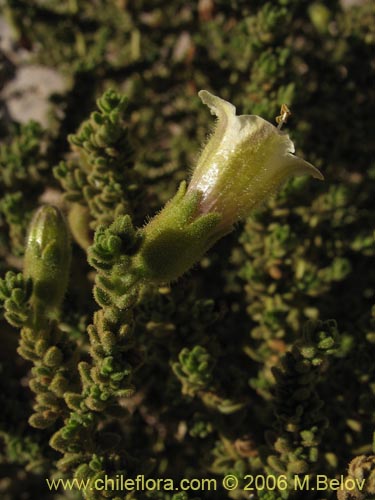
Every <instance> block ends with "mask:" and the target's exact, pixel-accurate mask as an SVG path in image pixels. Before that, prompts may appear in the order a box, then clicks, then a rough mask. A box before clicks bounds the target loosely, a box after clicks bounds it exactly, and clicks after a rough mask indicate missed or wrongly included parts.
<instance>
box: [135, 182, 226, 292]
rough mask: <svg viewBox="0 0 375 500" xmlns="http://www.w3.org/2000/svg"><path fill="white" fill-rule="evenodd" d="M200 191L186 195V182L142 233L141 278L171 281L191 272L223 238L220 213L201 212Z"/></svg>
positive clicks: (137, 266) (138, 266)
mask: <svg viewBox="0 0 375 500" xmlns="http://www.w3.org/2000/svg"><path fill="white" fill-rule="evenodd" d="M199 201H200V194H199V192H193V193H188V194H187V193H186V183H185V182H182V183H181V185H180V187H179V189H178V191H177V193H176V195H175V196H174V197H173V198H172V199H171V200H170V201H169V202H168V203H167V204H166V205H165V207H164V208H163V209H162V210H161V212H159V213H158V214H157V215H156V216H155V217H154V218H153V219H152V220H151V221H150V222H149V223H148V224H147V225H146V226H145V227H144V228H143V230H142V236H143V243H142V245H141V247H140V249H139V252H138V254H137V255H136V256H135V258H134V267H135V269H137V270H138V272H139V274H140V275H141V277H142V278H143V279H145V280H149V281H151V282H156V283H162V282H169V281H173V280H175V279H177V278H179V277H180V276H181V275H182V274H184V273H185V272H186V271H188V270H189V269H190V268H191V267H192V266H193V265H194V264H195V263H196V262H197V261H198V260H199V259H200V258H201V257H202V256H203V255H204V253H205V252H206V251H207V250H208V249H209V248H210V247H211V246H212V245H213V244H214V243H215V242H216V241H217V240H218V239H219V238H221V237H222V236H224V234H225V233H224V232H223V231H222V230H219V229H218V224H219V222H220V220H221V216H220V214H218V213H215V212H213V213H207V214H201V213H199Z"/></svg>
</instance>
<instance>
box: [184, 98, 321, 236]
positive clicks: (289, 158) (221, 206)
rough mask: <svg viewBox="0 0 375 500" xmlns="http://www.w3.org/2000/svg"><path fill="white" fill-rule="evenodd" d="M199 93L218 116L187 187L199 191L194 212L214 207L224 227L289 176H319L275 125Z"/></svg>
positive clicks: (245, 213)
mask: <svg viewBox="0 0 375 500" xmlns="http://www.w3.org/2000/svg"><path fill="white" fill-rule="evenodd" d="M199 97H200V98H201V99H202V101H203V103H204V104H207V106H208V107H209V108H210V109H211V113H212V114H214V115H216V116H217V117H218V120H217V125H216V128H215V131H214V133H213V135H212V136H211V138H210V140H209V141H208V143H207V145H206V147H205V148H204V150H203V152H202V154H201V156H200V158H199V161H198V164H197V166H196V168H195V170H194V172H193V176H192V178H191V180H190V184H189V187H188V191H187V193H191V192H193V191H198V192H200V193H201V199H200V203H199V209H200V213H202V214H203V213H209V212H217V213H220V214H221V216H222V220H221V223H220V225H222V226H225V225H226V226H227V227H228V228H229V227H230V226H232V225H233V224H234V223H236V222H237V221H238V220H241V219H244V218H246V217H247V216H248V215H249V214H250V213H251V211H252V210H253V209H254V208H255V207H257V206H258V205H259V204H261V203H262V202H263V201H264V200H265V199H267V198H268V196H269V195H270V194H272V193H274V192H275V191H276V190H277V188H278V187H280V186H281V184H282V183H283V182H284V181H286V180H287V179H288V178H289V177H291V176H295V175H304V174H309V175H312V176H313V177H315V178H316V179H320V180H322V179H323V176H322V174H321V173H320V172H319V170H318V169H317V168H315V167H314V166H313V165H311V164H310V163H308V162H307V161H305V160H302V159H301V158H299V157H297V156H294V155H293V153H294V151H295V149H294V144H293V142H292V141H291V140H290V138H289V135H288V134H287V133H285V132H282V131H281V130H280V128H277V127H275V126H274V125H272V124H271V123H269V122H267V121H266V120H264V119H263V118H261V117H259V116H256V115H241V116H236V108H235V107H234V106H233V104H231V103H229V102H227V101H224V99H220V97H217V96H214V95H212V94H210V93H209V92H207V90H201V91H200V92H199Z"/></svg>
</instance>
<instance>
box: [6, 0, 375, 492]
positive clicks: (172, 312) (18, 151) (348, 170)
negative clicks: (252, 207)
mask: <svg viewBox="0 0 375 500" xmlns="http://www.w3.org/2000/svg"><path fill="white" fill-rule="evenodd" d="M4 12H5V14H6V16H7V20H8V22H10V23H11V24H12V26H13V28H14V33H15V39H16V42H17V44H18V46H19V47H20V48H22V50H23V51H24V52H27V53H28V54H29V58H30V59H31V60H33V61H35V62H38V63H41V64H44V65H48V66H52V67H54V68H55V69H57V70H58V71H59V72H61V73H63V74H64V75H66V76H67V79H68V81H69V88H67V90H66V92H65V93H61V94H60V95H55V96H53V98H52V100H51V120H50V127H49V129H48V132H47V131H44V130H43V129H42V127H41V126H40V125H39V124H37V123H35V122H30V123H26V124H18V123H11V124H10V125H8V126H6V127H4V126H3V125H2V127H1V132H0V133H1V134H2V135H3V137H2V139H3V141H2V144H1V146H0V229H1V236H0V257H1V263H0V269H1V276H2V278H1V280H0V303H1V305H2V312H1V314H2V316H1V335H2V349H1V350H0V351H1V352H0V373H1V377H0V402H1V407H2V412H1V416H0V442H1V445H0V471H1V477H2V478H4V479H0V491H1V495H2V498H4V499H5V500H14V499H15V500H18V499H21V498H22V499H25V500H28V499H31V498H35V497H36V496H37V497H38V498H41V499H43V498H53V499H55V500H62V499H63V498H64V499H69V498H76V499H78V498H86V499H87V500H91V499H99V498H112V499H113V500H124V499H126V500H134V499H136V500H143V499H146V500H147V499H157V500H199V499H201V500H211V499H213V500H216V499H223V498H233V499H239V500H240V499H245V498H249V492H248V491H245V490H244V486H245V484H246V480H244V478H245V476H246V475H248V474H252V475H256V474H260V475H270V474H273V475H276V477H281V476H283V475H285V476H286V477H287V479H288V481H289V484H288V488H287V489H286V490H284V491H277V490H276V491H271V490H270V491H266V490H264V491H258V492H254V496H253V498H254V500H258V499H259V500H260V499H262V500H280V499H288V500H292V499H297V500H298V499H302V498H303V499H305V498H309V499H311V500H318V499H319V500H332V499H334V498H338V499H339V500H349V498H354V495H356V496H355V498H356V499H357V500H364V499H365V498H368V499H370V498H371V495H374V489H373V475H374V474H373V468H374V467H373V461H374V455H373V454H374V453H375V449H374V448H373V433H374V424H375V417H374V415H375V403H374V401H375V398H374V395H375V383H374V381H375V366H374V363H373V359H374V356H375V330H374V326H375V325H374V317H372V316H371V311H373V314H374V310H375V309H374V308H373V309H372V305H373V295H374V279H375V275H374V266H373V258H374V252H375V248H374V214H373V208H372V205H373V199H374V194H375V165H374V163H373V153H374V148H373V137H372V135H373V126H372V121H373V117H372V110H371V106H370V105H369V104H370V102H372V101H373V100H374V88H373V85H372V82H373V79H374V68H373V66H371V56H372V54H373V45H374V42H375V31H374V23H373V22H371V19H372V18H373V17H374V14H375V11H374V5H373V3H372V2H366V1H364V2H361V3H360V4H359V5H355V6H352V7H350V8H346V9H344V8H343V7H342V5H341V4H340V3H339V2H338V1H337V0H329V1H328V2H324V3H323V2H318V1H313V2H307V1H295V0H278V1H276V2H260V1H258V0H252V1H251V2H247V1H246V2H245V1H242V0H239V1H228V2H224V1H220V0H217V1H213V0H199V1H198V2H195V3H193V4H191V5H190V4H187V3H186V2H183V1H182V0H177V1H176V2H169V3H167V2H162V1H161V0H152V1H151V2H144V1H143V0H137V1H133V2H127V1H124V0H96V1H94V2H92V1H89V0H59V1H56V0H48V1H47V0H30V1H27V2H26V1H25V0H6V5H5V9H4ZM202 88H204V89H208V90H210V91H213V92H214V93H215V94H218V95H220V96H221V97H222V98H224V99H226V100H230V101H231V102H233V103H234V104H235V105H236V106H237V109H238V111H239V113H241V114H246V113H252V114H259V115H261V116H262V117H264V118H265V119H268V120H270V121H273V120H274V117H275V116H276V115H277V114H279V109H280V105H281V104H282V103H284V102H285V103H287V104H288V106H289V107H290V108H291V110H292V112H293V115H292V117H291V119H290V121H289V122H288V127H289V129H290V135H291V137H292V138H293V140H295V143H296V144H297V146H298V148H299V149H300V151H298V153H299V155H300V156H303V157H304V158H306V159H307V160H308V161H310V162H311V163H313V164H314V165H315V166H316V167H318V168H319V169H320V170H321V171H322V172H323V174H324V177H325V182H323V183H318V182H313V181H311V180H310V179H308V178H306V177H298V178H293V179H291V180H290V181H289V182H288V183H287V184H286V185H285V186H284V187H283V189H282V190H281V191H280V192H279V194H278V195H277V196H276V197H273V198H272V199H269V200H267V201H265V202H264V204H263V206H262V207H260V208H258V209H257V211H256V212H255V213H253V214H252V215H251V216H250V217H249V218H248V219H247V220H246V221H245V223H244V224H238V225H237V227H236V228H235V230H234V231H233V232H232V233H231V234H229V235H227V236H226V237H225V238H224V239H222V240H221V241H219V242H218V243H217V244H216V245H215V246H214V247H213V248H212V249H210V251H209V252H208V253H207V254H206V255H205V256H204V257H203V258H201V255H202V253H203V251H204V250H205V249H206V248H207V247H208V246H209V245H208V244H206V245H205V246H204V248H203V247H202V248H200V247H199V246H198V244H197V239H198V238H200V237H201V236H202V235H203V234H204V235H206V236H207V238H208V236H209V231H210V230H211V229H212V227H213V225H214V224H216V222H217V221H216V219H215V220H213V219H212V220H211V219H204V220H203V222H202V225H201V227H200V231H198V230H196V227H195V226H194V225H193V224H191V220H192V219H191V217H192V214H193V213H194V211H195V210H196V207H197V203H198V201H199V200H197V199H194V200H190V202H189V203H185V205H182V204H179V203H180V201H179V200H180V198H178V195H177V196H176V198H174V202H175V205H173V202H172V204H169V205H167V206H169V214H168V221H172V223H174V224H176V226H178V229H179V233H178V234H179V235H180V240H179V243H180V246H179V247H178V252H176V251H174V252H172V251H171V252H170V253H168V252H167V251H166V250H168V248H167V247H168V245H166V244H165V241H162V245H161V246H160V247H158V249H159V251H158V252H153V249H154V248H155V247H153V245H154V242H155V240H157V238H158V230H160V229H161V227H162V221H163V217H165V215H161V214H163V211H160V210H161V208H162V207H163V205H164V204H165V203H166V202H167V201H168V200H170V199H171V198H172V197H173V195H174V193H175V192H176V189H177V187H178V185H180V186H181V187H180V191H179V193H180V197H181V196H182V197H183V196H184V193H185V192H184V189H185V187H184V186H185V185H184V184H181V181H183V180H186V178H187V177H188V175H189V171H190V170H191V166H192V165H194V164H195V162H196V158H197V152H198V150H199V144H200V143H202V142H203V141H204V140H205V134H206V133H207V124H208V123H209V117H208V113H207V110H206V109H204V107H203V106H201V105H200V103H199V100H198V98H197V97H196V93H197V91H198V90H199V89H202ZM95 102H96V104H95ZM284 127H285V125H284ZM67 137H68V141H67V140H66V138H67ZM302 151H303V155H302V153H301V152H302ZM51 193H52V194H53V196H54V197H55V200H56V203H55V204H56V205H58V207H59V208H61V209H62V211H63V212H64V213H65V214H66V216H67V217H66V220H65V218H61V220H60V215H58V214H59V213H60V212H59V211H57V209H56V212H54V215H51V217H52V218H53V221H55V222H53V221H52V225H50V226H49V224H48V223H47V224H45V222H46V221H45V220H44V222H43V221H42V224H44V225H43V228H44V229H43V230H42V233H39V232H37V234H38V236H37V237H36V238H34V240H35V241H34V246H33V248H32V249H31V250H30V248H31V247H30V241H32V240H33V234H34V233H33V230H32V229H31V230H29V231H30V232H29V238H28V240H29V245H28V247H27V248H28V250H26V255H25V259H24V261H23V260H22V259H23V256H24V254H25V248H26V245H25V244H24V241H25V237H26V233H27V228H28V227H29V225H30V222H31V220H32V214H33V212H34V211H35V209H37V208H38V207H39V206H40V205H42V204H43V203H44V201H45V200H46V199H47V200H48V199H50V197H51ZM171 207H172V208H173V207H174V208H173V210H172V209H171ZM176 207H177V208H176ZM37 213H38V212H37ZM155 213H156V214H157V215H156V217H155V218H154V219H150V217H152V216H153V215H155ZM164 214H165V212H164ZM55 217H56V218H57V219H58V221H59V222H56V219H55ZM158 217H159V218H158ZM37 219H38V218H37ZM38 220H39V222H38V224H39V223H40V218H39V219H38ZM33 221H34V223H35V221H36V219H35V218H34V219H33ZM152 221H154V222H152ZM155 221H157V222H156V223H155ZM176 221H178V222H176ZM181 221H182V222H181ZM198 221H199V219H198ZM195 222H197V221H195ZM60 223H61V224H64V228H65V224H67V225H68V226H69V230H70V233H71V235H72V256H71V258H70V249H69V245H67V242H68V238H67V237H66V238H65V237H61V235H63V234H64V235H65V234H66V233H65V231H66V229H62V227H60V226H59V225H60ZM55 224H56V226H55ZM168 224H169V222H168ZM56 227H60V229H59V230H57V233H56V231H55V229H56ZM187 227H189V229H190V233H189V234H188V236H186V235H187V232H186V231H185V229H186V228H187ZM38 231H39V230H38ZM40 234H42V235H43V237H42V240H43V244H41V245H40V246H38V245H36V244H35V242H36V243H38V244H39V243H40V238H41V236H40ZM182 236H186V239H183V238H182ZM43 238H46V239H43ZM47 240H48V241H47ZM150 242H151V243H150ZM194 244H196V245H197V248H196V249H195V250H194V252H195V253H196V255H195V254H194V256H193V255H191V256H190V260H189V259H187V258H186V259H185V260H184V261H183V264H181V266H177V264H176V267H175V268H174V269H173V270H172V271H170V269H171V268H170V267H169V265H170V264H171V262H172V261H173V263H176V262H177V261H178V258H180V257H181V255H182V254H184V252H185V256H186V252H187V249H189V248H192V245H194ZM148 245H149V246H148ZM198 247H199V248H198ZM150 249H151V250H150ZM161 250H163V253H161ZM142 252H143V253H142ZM194 252H192V254H193V253H194ZM140 255H141V256H142V258H140V257H139V256H140ZM181 258H182V257H181ZM198 258H200V260H199V262H197V260H198ZM182 260H183V258H182ZM187 260H189V262H188V263H187ZM24 262H25V267H24V265H23V264H24ZM30 262H31V264H30ZM193 263H195V264H194V267H193V269H192V270H191V271H189V273H188V274H185V275H184V276H183V277H182V278H179V279H178V280H176V278H177V277H178V276H179V275H180V274H181V273H182V272H183V271H185V270H186V269H187V267H190V266H191V265H192V264H193ZM23 270H24V271H25V272H24V273H22V272H21V271H23ZM168 270H169V271H170V272H169V274H168V272H167V271H168ZM56 276H59V277H60V278H61V279H57V278H56ZM68 277H69V283H67V280H68ZM17 346H18V347H17ZM29 388H30V389H31V391H30V390H29ZM138 474H144V475H145V477H146V478H159V477H168V478H173V479H174V480H175V481H179V480H180V479H182V478H212V479H216V480H217V484H218V485H219V486H218V489H217V491H204V490H199V491H188V492H181V491H180V492H175V491H173V492H168V491H154V492H151V491H148V492H147V491H138V492H127V493H124V492H115V491H106V492H104V491H98V490H97V491H95V490H91V491H90V490H86V492H85V493H79V492H68V491H65V492H63V491H61V490H60V491H59V492H54V493H53V492H50V491H47V487H46V484H45V478H46V477H49V478H69V479H71V478H73V477H74V478H77V479H83V480H88V481H90V483H89V484H90V485H92V484H94V483H93V481H95V480H96V479H101V478H103V477H105V475H107V477H109V478H114V477H116V475H123V476H124V477H127V478H135V477H136V476H137V475H138ZM228 474H233V475H235V476H236V477H237V478H238V480H239V487H238V488H237V489H235V490H233V491H231V492H229V491H225V490H224V489H222V488H221V486H220V485H221V481H222V479H223V477H224V476H226V475H228ZM316 474H326V475H327V476H328V477H329V478H335V477H339V476H340V475H343V476H344V477H350V478H361V477H363V478H365V480H366V484H365V490H364V493H363V492H360V491H356V492H355V493H350V492H348V491H345V490H342V491H339V492H335V491H330V490H327V491H323V492H322V491H320V492H317V491H294V490H293V488H292V487H291V483H290V481H291V478H292V477H293V476H294V475H299V476H301V477H303V476H304V475H308V476H309V477H310V478H314V477H315V476H316ZM366 495H367V496H366Z"/></svg>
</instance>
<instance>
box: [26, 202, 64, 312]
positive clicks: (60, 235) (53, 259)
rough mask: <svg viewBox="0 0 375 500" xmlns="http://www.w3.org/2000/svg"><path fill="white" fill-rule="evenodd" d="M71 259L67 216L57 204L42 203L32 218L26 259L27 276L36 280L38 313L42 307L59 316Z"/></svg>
mask: <svg viewBox="0 0 375 500" xmlns="http://www.w3.org/2000/svg"><path fill="white" fill-rule="evenodd" d="M70 259H71V249H70V236H69V232H68V229H67V225H66V222H65V219H64V217H63V216H62V214H61V212H60V211H59V210H58V209H57V208H56V207H53V206H47V205H45V206H42V207H41V208H39V210H38V211H37V212H36V213H35V215H34V217H33V220H32V221H31V225H30V230H29V235H28V238H27V245H26V252H25V263H24V275H25V278H29V279H30V280H31V282H32V296H31V304H32V306H33V309H34V312H35V317H36V316H38V310H40V311H41V312H42V316H44V317H48V316H49V317H50V318H51V317H54V316H56V314H57V312H58V309H59V307H60V305H61V302H62V300H63V297H64V294H65V291H66V287H67V284H68V277H69V268H70ZM34 320H36V319H35V318H34Z"/></svg>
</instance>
